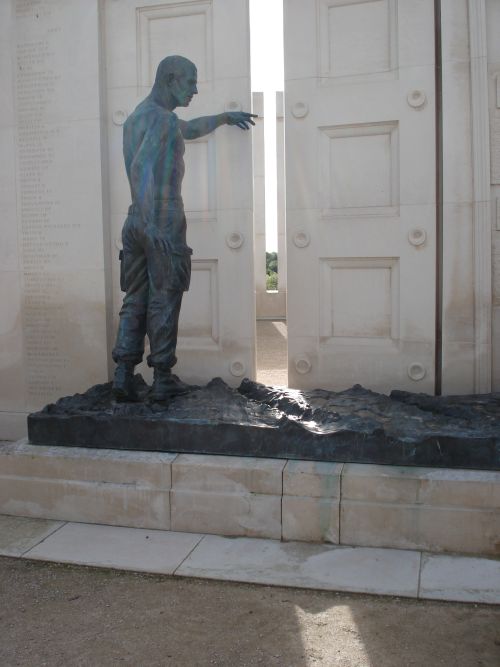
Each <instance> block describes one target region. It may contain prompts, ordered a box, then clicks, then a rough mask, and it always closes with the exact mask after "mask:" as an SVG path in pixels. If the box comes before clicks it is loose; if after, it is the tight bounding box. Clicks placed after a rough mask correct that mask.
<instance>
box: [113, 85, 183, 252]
mask: <svg viewBox="0 0 500 667" xmlns="http://www.w3.org/2000/svg"><path fill="white" fill-rule="evenodd" d="M145 142H147V143H148V147H147V150H146V151H145V150H144V143H145ZM123 152H124V158H125V168H126V171H127V176H128V179H129V182H130V188H131V194H132V204H133V205H137V203H138V202H137V201H136V200H137V199H139V197H138V196H137V192H138V189H140V187H141V185H140V183H138V182H137V181H136V179H134V176H133V173H132V172H133V164H134V161H135V160H142V161H143V162H144V161H146V162H147V167H148V168H150V169H151V171H152V179H151V184H152V188H153V192H152V193H151V195H152V196H151V200H150V205H151V206H153V207H154V213H153V211H151V219H150V220H149V222H151V223H152V224H154V225H161V226H162V227H164V226H165V224H166V225H167V229H166V230H165V231H166V232H167V235H168V237H169V239H170V240H171V242H172V243H173V244H174V245H178V244H185V243H186V224H185V219H184V205H183V201H182V195H181V188H182V180H183V178H184V152H185V145H184V138H183V136H182V133H181V128H180V123H179V120H178V118H177V116H176V114H175V113H173V112H172V111H168V110H167V109H165V108H163V107H161V106H160V105H158V104H156V103H155V102H153V101H152V100H150V99H149V98H146V99H145V100H144V101H143V102H141V104H139V106H138V107H137V108H136V109H135V111H134V112H133V113H132V114H131V115H130V116H129V118H128V119H127V121H126V123H125V125H124V128H123ZM141 153H142V154H143V155H142V156H141ZM142 169H144V165H142ZM142 200H144V197H142Z"/></svg>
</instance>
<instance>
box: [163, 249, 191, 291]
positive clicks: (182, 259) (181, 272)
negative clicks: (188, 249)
mask: <svg viewBox="0 0 500 667" xmlns="http://www.w3.org/2000/svg"><path fill="white" fill-rule="evenodd" d="M168 282H169V285H168V287H169V289H173V290H179V291H181V292H187V291H188V289H189V285H190V282H191V255H190V254H187V253H182V254H177V253H175V252H174V253H172V254H171V255H170V275H169V281H168Z"/></svg>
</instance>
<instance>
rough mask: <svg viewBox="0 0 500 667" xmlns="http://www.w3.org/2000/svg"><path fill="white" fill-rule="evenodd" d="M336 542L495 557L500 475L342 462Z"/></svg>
mask: <svg viewBox="0 0 500 667" xmlns="http://www.w3.org/2000/svg"><path fill="white" fill-rule="evenodd" d="M340 534H341V543H342V544H350V545H356V546H374V547H389V546H390V547H395V548H399V549H421V550H424V551H450V552H461V553H471V554H472V553H479V554H483V555H492V556H494V555H498V554H500V472H490V471H475V470H450V469H433V468H410V467H398V466H377V465H360V464H346V465H345V467H344V471H343V475H342V498H341V508H340Z"/></svg>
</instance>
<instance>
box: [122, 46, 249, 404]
mask: <svg viewBox="0 0 500 667" xmlns="http://www.w3.org/2000/svg"><path fill="white" fill-rule="evenodd" d="M197 93H198V90H197V71H196V67H195V65H194V64H193V63H192V62H191V61H189V60H187V59H186V58H183V57H182V56H169V57H167V58H165V59H164V60H162V61H161V63H160V64H159V65H158V69H157V72H156V78H155V82H154V85H153V88H152V90H151V93H150V94H149V95H148V96H147V97H146V99H145V100H143V101H142V102H141V103H140V104H139V105H138V106H137V108H136V109H135V110H134V112H133V113H132V114H131V115H130V116H129V118H127V121H126V122H125V125H124V127H123V153H124V158H125V167H126V170H127V176H128V180H129V183H130V190H131V194H132V205H131V206H130V208H129V211H128V217H127V219H126V221H125V224H124V226H123V231H122V241H123V255H122V263H121V287H122V290H123V291H124V292H126V294H125V297H124V299H123V306H122V309H121V311H120V324H119V327H118V335H117V338H116V344H115V347H114V349H113V359H114V361H115V362H116V364H117V366H116V370H115V376H114V380H113V394H114V396H115V398H116V400H118V401H135V400H137V394H136V391H135V389H134V368H135V366H136V365H137V364H139V363H140V362H141V361H142V357H143V355H144V338H145V335H146V334H147V336H148V338H149V345H150V350H151V354H150V355H149V356H148V360H147V361H148V365H149V366H152V367H153V369H154V381H153V387H152V389H151V392H150V395H149V396H150V399H151V400H153V401H164V400H167V399H168V398H170V397H171V396H175V395H176V394H181V393H184V392H185V391H186V390H187V389H188V386H187V385H186V384H184V383H183V382H182V381H181V380H179V378H178V377H177V376H176V375H173V374H172V371H171V369H172V367H173V366H174V365H175V363H176V361H177V358H176V356H175V349H176V345H177V327H178V321H179V312H180V308H181V302H182V295H183V293H184V292H185V291H186V290H188V289H189V282H190V278H191V254H192V250H191V248H190V247H189V246H188V245H187V243H186V218H185V215H184V205H183V202H182V197H181V186H182V179H183V176H184V157H183V156H184V139H196V138H197V137H202V136H204V135H205V134H209V133H210V132H213V131H214V130H215V129H216V128H217V127H219V126H220V125H237V126H238V127H240V128H241V129H244V130H247V129H249V127H250V125H254V122H253V121H252V118H253V117H254V116H252V114H249V113H246V112H229V113H222V114H219V115H216V116H206V117H203V118H195V119H194V120H190V121H182V120H179V118H177V116H176V114H175V113H174V109H175V108H176V107H187V106H188V105H189V103H190V102H191V100H192V98H193V96H194V95H196V94H197Z"/></svg>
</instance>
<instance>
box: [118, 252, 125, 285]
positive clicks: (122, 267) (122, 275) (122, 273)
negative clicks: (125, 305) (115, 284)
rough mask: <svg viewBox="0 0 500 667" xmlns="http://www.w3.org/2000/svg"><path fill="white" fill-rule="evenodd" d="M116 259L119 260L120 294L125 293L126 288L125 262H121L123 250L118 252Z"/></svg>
mask: <svg viewBox="0 0 500 667" xmlns="http://www.w3.org/2000/svg"><path fill="white" fill-rule="evenodd" d="M118 259H119V260H120V289H121V291H122V292H126V291H127V288H126V286H125V262H124V260H123V250H120V253H119V255H118Z"/></svg>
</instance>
